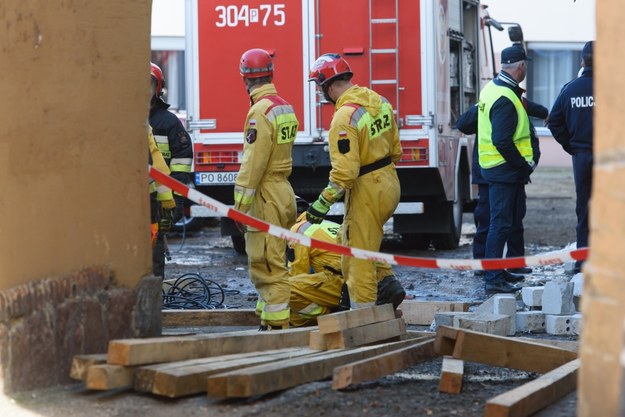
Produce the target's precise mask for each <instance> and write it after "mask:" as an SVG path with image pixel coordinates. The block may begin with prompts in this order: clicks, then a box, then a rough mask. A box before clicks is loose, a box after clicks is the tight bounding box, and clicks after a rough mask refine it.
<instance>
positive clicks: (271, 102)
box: [234, 49, 299, 329]
mask: <svg viewBox="0 0 625 417" xmlns="http://www.w3.org/2000/svg"><path fill="white" fill-rule="evenodd" d="M239 69H240V73H241V76H242V77H243V81H244V83H245V86H246V88H247V91H248V93H249V95H250V99H251V104H252V106H251V108H250V110H249V112H248V114H247V118H246V120H245V128H244V132H245V133H244V134H245V142H244V147H243V161H242V163H241V169H240V170H239V175H238V176H237V180H236V183H235V186H234V208H235V209H237V210H239V211H241V212H243V213H248V214H249V215H251V216H253V217H256V218H258V219H260V220H263V221H265V222H268V223H271V224H274V225H277V226H281V227H284V228H290V227H291V226H292V225H293V224H294V223H295V194H294V193H293V188H292V187H291V184H290V183H289V180H288V178H289V175H291V165H292V159H291V150H292V148H293V142H294V141H295V136H296V135H297V130H298V126H299V123H298V121H297V118H296V117H295V112H294V111H293V107H291V105H290V104H289V103H287V102H286V101H285V100H284V99H282V98H281V97H279V96H278V93H277V92H276V88H275V86H274V85H273V83H272V80H273V62H272V60H271V57H270V56H269V54H268V53H267V52H266V51H265V50H262V49H251V50H249V51H247V52H245V53H244V54H243V56H242V57H241V62H240V67H239ZM245 251H246V252H247V257H248V265H249V273H250V279H251V280H252V282H253V284H254V286H255V287H256V290H257V291H258V294H259V299H258V303H257V305H256V311H257V313H258V314H259V315H260V319H261V329H276V328H287V327H288V323H289V315H290V310H289V297H290V286H289V281H288V277H289V273H288V269H287V264H286V242H285V240H284V239H281V238H278V237H274V236H271V235H269V234H265V233H262V232H260V231H258V230H256V229H249V230H247V231H245Z"/></svg>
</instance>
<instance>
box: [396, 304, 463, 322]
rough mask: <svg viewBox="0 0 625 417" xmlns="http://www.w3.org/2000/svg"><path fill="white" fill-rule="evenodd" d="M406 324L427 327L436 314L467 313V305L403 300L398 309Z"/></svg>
mask: <svg viewBox="0 0 625 417" xmlns="http://www.w3.org/2000/svg"><path fill="white" fill-rule="evenodd" d="M398 309H399V310H401V311H402V314H403V318H404V320H405V321H406V324H417V325H426V326H429V325H430V324H432V321H433V320H434V315H435V314H436V313H440V312H444V311H469V303H457V302H452V301H414V300H404V302H402V303H401V304H400V305H399V307H398Z"/></svg>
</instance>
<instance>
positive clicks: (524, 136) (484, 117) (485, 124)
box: [477, 81, 533, 169]
mask: <svg viewBox="0 0 625 417" xmlns="http://www.w3.org/2000/svg"><path fill="white" fill-rule="evenodd" d="M501 97H505V98H507V99H508V100H510V101H511V102H512V104H514V107H515V109H516V111H517V127H516V131H515V132H514V136H513V138H512V140H513V142H514V145H515V146H516V148H517V149H518V150H519V153H520V154H521V156H522V157H523V158H524V159H525V160H526V161H527V162H530V161H532V157H533V151H532V143H531V138H530V122H529V118H528V117H527V112H526V111H525V108H524V107H523V102H522V101H521V99H520V98H519V97H518V96H517V95H516V94H515V93H514V91H512V90H511V89H510V88H507V87H505V86H499V85H497V84H495V83H493V82H492V81H491V82H490V83H488V84H487V85H486V87H484V89H483V90H482V92H481V93H480V101H479V104H478V107H479V112H478V120H479V122H478V123H479V126H480V129H479V130H478V133H477V134H478V141H479V161H480V166H481V167H482V168H485V169H488V168H493V167H496V166H499V165H502V164H504V163H505V162H506V160H505V158H504V157H503V156H502V155H501V154H500V153H499V151H498V150H497V148H496V147H495V145H493V140H492V131H493V129H492V124H491V119H490V116H491V115H490V110H491V108H492V106H493V104H494V103H495V102H496V101H497V100H498V99H500V98H501Z"/></svg>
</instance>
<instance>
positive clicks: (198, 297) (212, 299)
mask: <svg viewBox="0 0 625 417" xmlns="http://www.w3.org/2000/svg"><path fill="white" fill-rule="evenodd" d="M168 285H169V287H167V286H168ZM162 294H163V309H186V310H189V309H194V310H209V309H216V308H232V307H227V306H226V305H225V304H224V301H225V298H226V295H237V294H239V291H238V290H224V289H223V288H222V287H221V285H219V284H217V283H216V282H214V281H211V280H209V279H206V278H204V277H202V276H201V275H200V274H198V273H187V274H183V275H181V276H180V277H178V278H176V279H175V280H173V282H171V280H168V281H166V282H164V283H163V289H162Z"/></svg>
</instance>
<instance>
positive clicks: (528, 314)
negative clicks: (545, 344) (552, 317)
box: [515, 311, 545, 333]
mask: <svg viewBox="0 0 625 417" xmlns="http://www.w3.org/2000/svg"><path fill="white" fill-rule="evenodd" d="M515 323H516V331H517V332H523V333H544V332H545V315H544V314H543V312H542V311H519V312H517V313H516V320H515Z"/></svg>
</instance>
